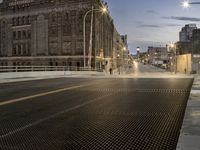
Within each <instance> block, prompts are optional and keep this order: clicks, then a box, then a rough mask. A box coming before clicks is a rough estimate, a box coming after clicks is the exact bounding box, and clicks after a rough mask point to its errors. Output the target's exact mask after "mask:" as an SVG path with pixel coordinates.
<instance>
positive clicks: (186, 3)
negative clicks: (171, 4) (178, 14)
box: [182, 0, 200, 8]
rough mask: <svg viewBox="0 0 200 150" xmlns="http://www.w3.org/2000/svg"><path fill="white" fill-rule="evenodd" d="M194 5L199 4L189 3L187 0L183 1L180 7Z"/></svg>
mask: <svg viewBox="0 0 200 150" xmlns="http://www.w3.org/2000/svg"><path fill="white" fill-rule="evenodd" d="M196 4H200V2H190V1H189V0H185V1H183V2H182V7H183V8H189V7H191V5H196Z"/></svg>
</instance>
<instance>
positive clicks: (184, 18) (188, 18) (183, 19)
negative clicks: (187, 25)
mask: <svg viewBox="0 0 200 150" xmlns="http://www.w3.org/2000/svg"><path fill="white" fill-rule="evenodd" d="M162 18H163V19H173V20H180V21H196V22H199V21H200V18H194V17H177V16H171V17H162Z"/></svg>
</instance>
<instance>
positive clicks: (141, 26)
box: [137, 23, 181, 28]
mask: <svg viewBox="0 0 200 150" xmlns="http://www.w3.org/2000/svg"><path fill="white" fill-rule="evenodd" d="M179 26H181V25H180V24H144V23H143V24H138V25H137V28H164V27H179Z"/></svg>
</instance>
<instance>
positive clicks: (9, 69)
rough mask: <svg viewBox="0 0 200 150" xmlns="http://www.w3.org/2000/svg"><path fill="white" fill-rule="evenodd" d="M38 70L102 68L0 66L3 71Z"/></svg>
mask: <svg viewBox="0 0 200 150" xmlns="http://www.w3.org/2000/svg"><path fill="white" fill-rule="evenodd" d="M37 71H97V72H102V69H94V68H90V67H87V68H84V67H77V66H0V73H2V72H37Z"/></svg>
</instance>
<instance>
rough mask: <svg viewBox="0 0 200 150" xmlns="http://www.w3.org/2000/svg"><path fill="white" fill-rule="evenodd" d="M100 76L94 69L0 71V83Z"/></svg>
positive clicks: (103, 74) (100, 73)
mask: <svg viewBox="0 0 200 150" xmlns="http://www.w3.org/2000/svg"><path fill="white" fill-rule="evenodd" d="M88 76H89V77H101V76H105V73H103V72H95V71H46V72H44V71H42V72H10V73H0V83H10V82H21V81H30V80H42V79H54V78H68V77H76V78H78V77H81V78H83V77H88Z"/></svg>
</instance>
